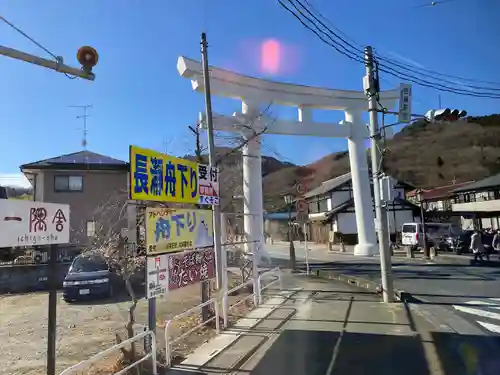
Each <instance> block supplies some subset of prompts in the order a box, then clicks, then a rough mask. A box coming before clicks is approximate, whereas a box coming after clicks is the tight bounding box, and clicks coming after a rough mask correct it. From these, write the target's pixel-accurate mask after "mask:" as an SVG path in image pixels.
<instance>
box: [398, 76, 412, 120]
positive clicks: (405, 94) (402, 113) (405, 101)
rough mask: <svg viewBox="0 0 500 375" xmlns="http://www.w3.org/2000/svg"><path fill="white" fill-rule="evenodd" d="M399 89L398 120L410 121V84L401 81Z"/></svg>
mask: <svg viewBox="0 0 500 375" xmlns="http://www.w3.org/2000/svg"><path fill="white" fill-rule="evenodd" d="M399 90H400V92H399V111H398V112H399V116H398V122H400V123H407V122H410V121H411V84H408V83H402V84H401V85H400V86H399Z"/></svg>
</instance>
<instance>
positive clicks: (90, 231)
mask: <svg viewBox="0 0 500 375" xmlns="http://www.w3.org/2000/svg"><path fill="white" fill-rule="evenodd" d="M94 236H95V221H87V237H94Z"/></svg>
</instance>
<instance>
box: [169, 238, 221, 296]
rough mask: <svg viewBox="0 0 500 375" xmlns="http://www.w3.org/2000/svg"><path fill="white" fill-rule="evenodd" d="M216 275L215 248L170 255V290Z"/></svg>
mask: <svg viewBox="0 0 500 375" xmlns="http://www.w3.org/2000/svg"><path fill="white" fill-rule="evenodd" d="M214 277H215V254H214V249H213V248H207V249H203V250H196V251H189V252H186V253H177V254H170V255H169V256H168V290H175V289H179V288H184V287H185V286H188V285H192V284H196V283H199V282H200V281H203V280H209V279H212V278H214Z"/></svg>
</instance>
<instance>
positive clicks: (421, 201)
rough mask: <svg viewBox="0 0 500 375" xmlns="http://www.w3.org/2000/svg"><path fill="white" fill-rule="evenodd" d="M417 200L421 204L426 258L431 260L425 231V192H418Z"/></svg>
mask: <svg viewBox="0 0 500 375" xmlns="http://www.w3.org/2000/svg"><path fill="white" fill-rule="evenodd" d="M417 200H418V203H419V204H420V221H421V222H422V236H423V237H424V238H423V241H424V244H423V246H424V257H425V258H429V247H428V245H427V233H426V230H425V216H424V192H423V191H422V190H421V189H418V190H417Z"/></svg>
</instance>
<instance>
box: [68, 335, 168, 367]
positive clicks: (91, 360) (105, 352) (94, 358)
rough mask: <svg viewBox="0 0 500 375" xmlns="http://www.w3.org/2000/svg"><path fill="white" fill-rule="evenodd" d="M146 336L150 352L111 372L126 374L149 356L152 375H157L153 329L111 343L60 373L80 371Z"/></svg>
mask: <svg viewBox="0 0 500 375" xmlns="http://www.w3.org/2000/svg"><path fill="white" fill-rule="evenodd" d="M146 336H150V339H151V352H150V353H146V355H145V356H144V357H142V358H141V359H138V360H137V361H135V362H134V363H132V364H130V365H128V366H127V367H125V368H124V369H122V370H120V371H118V372H115V373H113V375H122V374H126V373H127V372H128V371H129V370H130V369H132V368H134V367H135V366H137V365H138V364H140V363H142V362H145V361H147V360H148V359H149V358H151V365H152V371H153V375H158V370H157V367H156V336H155V333H154V332H153V331H146V332H142V333H139V334H138V335H136V336H134V337H131V338H129V339H128V340H125V341H122V342H121V343H119V344H116V345H113V346H112V347H110V348H108V349H106V350H103V351H102V352H99V353H97V354H96V355H94V356H92V357H90V358H89V359H86V360H84V361H81V362H79V363H77V364H76V365H73V366H71V367H68V368H67V369H66V370H64V371H63V372H61V374H60V375H69V374H74V373H75V372H80V371H81V370H83V369H84V368H86V367H87V366H89V365H91V364H92V363H95V362H97V361H99V360H101V359H102V358H104V357H106V356H107V355H108V354H109V353H111V352H113V351H115V350H117V349H120V348H123V347H124V346H126V345H129V344H132V343H133V342H134V341H137V340H139V339H141V338H143V337H146Z"/></svg>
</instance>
